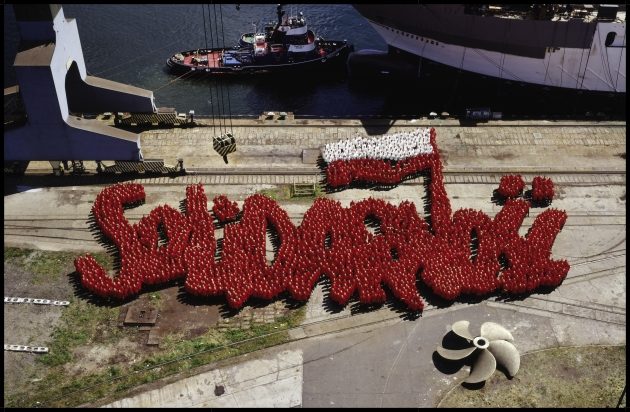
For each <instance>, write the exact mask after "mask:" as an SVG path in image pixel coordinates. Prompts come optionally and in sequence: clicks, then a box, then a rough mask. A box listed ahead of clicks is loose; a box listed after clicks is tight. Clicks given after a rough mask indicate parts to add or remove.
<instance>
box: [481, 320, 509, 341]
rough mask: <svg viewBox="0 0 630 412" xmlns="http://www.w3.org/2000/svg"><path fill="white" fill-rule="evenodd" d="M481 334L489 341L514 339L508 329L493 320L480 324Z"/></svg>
mask: <svg viewBox="0 0 630 412" xmlns="http://www.w3.org/2000/svg"><path fill="white" fill-rule="evenodd" d="M481 336H483V337H484V338H486V339H488V340H489V341H493V340H498V339H503V340H507V341H510V342H513V341H514V337H513V336H512V334H511V333H510V331H509V330H507V329H505V328H504V327H503V326H501V325H499V324H498V323H494V322H485V323H484V324H483V325H481Z"/></svg>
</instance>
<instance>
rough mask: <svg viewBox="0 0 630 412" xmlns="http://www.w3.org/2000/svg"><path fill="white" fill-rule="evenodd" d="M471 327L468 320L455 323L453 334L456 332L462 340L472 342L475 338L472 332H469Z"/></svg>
mask: <svg viewBox="0 0 630 412" xmlns="http://www.w3.org/2000/svg"><path fill="white" fill-rule="evenodd" d="M469 325H470V322H468V321H467V320H460V321H457V322H455V323H453V326H452V327H451V328H452V329H453V332H455V333H456V334H457V335H458V336H461V337H462V338H465V339H468V340H469V341H471V340H473V339H474V338H475V337H474V336H473V335H471V334H470V332H469V331H468V326H469Z"/></svg>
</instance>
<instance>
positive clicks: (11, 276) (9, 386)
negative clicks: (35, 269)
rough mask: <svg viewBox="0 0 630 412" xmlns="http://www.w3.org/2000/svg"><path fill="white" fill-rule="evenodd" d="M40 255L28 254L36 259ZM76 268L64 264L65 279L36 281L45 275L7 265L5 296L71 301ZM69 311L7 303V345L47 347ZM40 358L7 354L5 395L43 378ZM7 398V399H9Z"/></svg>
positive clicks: (5, 307)
mask: <svg viewBox="0 0 630 412" xmlns="http://www.w3.org/2000/svg"><path fill="white" fill-rule="evenodd" d="M38 253H39V252H37V251H34V252H30V253H29V254H28V255H26V259H29V260H32V259H33V258H34V257H35V256H33V255H34V254H38ZM72 269H73V268H72V266H66V265H63V269H62V271H61V274H66V275H62V276H54V277H49V278H47V279H46V281H45V282H44V281H34V280H35V279H38V280H39V279H40V278H41V275H38V274H35V273H32V272H29V271H26V270H24V269H23V268H21V267H19V266H18V265H14V264H11V263H8V262H4V296H11V297H32V298H42V299H55V300H69V299H70V298H71V297H72V296H73V288H72V286H71V284H70V282H69V281H68V276H67V274H68V273H71V271H72ZM64 309H65V308H63V307H59V306H51V305H34V304H24V303H20V304H5V305H4V343H9V344H20V345H36V346H47V345H48V344H49V343H50V342H51V340H52V333H53V331H54V329H55V327H56V326H57V325H58V323H59V319H60V318H61V315H62V313H63V311H64ZM39 356H42V355H36V354H32V353H25V352H9V351H5V352H4V392H5V395H6V393H10V392H12V391H13V390H15V389H16V388H19V387H21V386H23V385H24V384H27V383H28V382H30V381H33V380H37V379H41V375H42V374H41V368H40V366H41V365H39V364H38V362H37V358H38V357H39ZM5 397H6V396H5Z"/></svg>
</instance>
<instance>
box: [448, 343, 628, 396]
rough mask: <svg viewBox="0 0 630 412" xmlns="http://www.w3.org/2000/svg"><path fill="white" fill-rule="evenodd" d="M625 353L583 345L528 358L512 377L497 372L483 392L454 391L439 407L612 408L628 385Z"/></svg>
mask: <svg viewBox="0 0 630 412" xmlns="http://www.w3.org/2000/svg"><path fill="white" fill-rule="evenodd" d="M625 350H626V347H625V346H587V347H580V348H554V349H549V350H544V351H540V352H535V353H531V354H526V355H523V356H522V357H521V367H520V370H519V371H518V373H517V374H516V376H515V377H514V378H513V379H511V380H509V379H507V378H506V376H505V375H504V374H503V373H502V372H501V371H497V372H495V373H494V375H492V376H491V377H490V379H488V380H487V381H486V383H485V385H483V386H482V387H481V388H478V389H468V388H464V387H463V386H461V385H459V386H457V387H455V388H454V389H453V390H452V391H451V392H449V393H448V394H447V395H446V397H445V398H444V399H443V400H442V401H441V402H440V404H439V406H440V407H445V408H449V407H450V408H457V407H473V408H482V407H483V408H497V407H533V408H558V407H564V408H593V407H595V408H604V407H606V408H611V407H613V408H614V407H616V406H617V403H618V402H619V398H620V396H621V394H622V391H623V389H624V387H625V385H626V351H625Z"/></svg>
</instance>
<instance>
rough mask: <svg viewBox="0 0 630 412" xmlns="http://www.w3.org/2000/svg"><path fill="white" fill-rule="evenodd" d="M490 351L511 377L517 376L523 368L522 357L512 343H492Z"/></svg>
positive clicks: (502, 341)
mask: <svg viewBox="0 0 630 412" xmlns="http://www.w3.org/2000/svg"><path fill="white" fill-rule="evenodd" d="M488 350H489V351H490V352H491V353H492V354H493V355H494V357H495V358H496V360H497V362H498V363H499V364H501V365H503V366H504V367H505V368H506V369H507V372H508V374H509V375H510V377H512V376H514V375H516V372H518V368H519V367H520V366H521V356H520V355H519V353H518V351H517V350H516V348H515V347H514V345H512V344H511V343H510V342H508V341H505V340H493V341H490V346H488Z"/></svg>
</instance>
